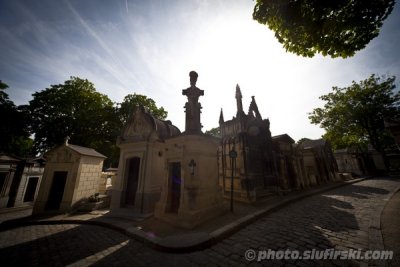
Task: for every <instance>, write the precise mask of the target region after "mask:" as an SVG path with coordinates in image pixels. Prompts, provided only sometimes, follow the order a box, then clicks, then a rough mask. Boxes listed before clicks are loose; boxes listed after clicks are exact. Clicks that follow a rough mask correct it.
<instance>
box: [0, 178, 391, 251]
mask: <svg viewBox="0 0 400 267" xmlns="http://www.w3.org/2000/svg"><path fill="white" fill-rule="evenodd" d="M368 178H369V177H366V178H357V179H353V180H350V181H342V182H340V183H338V184H334V185H332V186H330V187H326V188H321V189H315V190H311V191H310V192H304V193H302V194H300V195H297V196H292V197H289V198H287V199H284V200H281V201H279V202H277V203H273V204H271V205H269V206H267V207H265V208H263V209H261V210H259V211H256V212H254V213H251V214H248V215H246V216H244V217H242V218H240V219H238V220H236V221H234V222H232V223H230V224H227V225H225V226H223V227H220V228H219V229H217V230H215V231H213V232H211V233H204V232H202V233H194V234H186V235H178V236H172V237H167V238H159V237H152V236H149V235H148V234H146V233H145V232H143V231H141V230H140V229H138V228H136V227H129V228H125V227H123V225H118V223H116V222H115V221H114V222H106V221H105V220H104V219H97V218H95V219H93V220H73V219H71V220H68V219H61V220H26V219H25V220H24V219H17V220H11V221H5V222H3V223H2V224H0V231H5V230H9V229H12V228H16V227H22V226H29V225H55V224H83V225H97V226H102V227H106V228H110V229H113V230H115V231H117V232H120V233H122V234H124V235H127V236H129V237H131V238H133V239H135V240H137V241H139V242H142V243H144V244H146V245H147V246H149V247H151V248H153V249H156V250H159V251H163V252H173V253H188V252H193V251H197V250H203V249H206V248H208V247H210V246H211V245H214V244H216V243H218V242H220V241H222V240H223V239H225V238H227V237H229V236H230V235H232V234H234V233H235V232H237V231H239V230H240V229H242V228H244V227H245V226H247V225H248V224H250V223H252V222H254V221H256V220H258V219H260V218H261V217H264V216H265V215H267V214H268V213H271V212H274V211H276V210H279V209H280V208H283V207H284V206H286V205H288V204H290V203H293V202H295V201H299V200H302V199H304V198H306V197H309V196H313V195H316V194H320V193H324V192H327V191H330V190H333V189H336V188H339V187H342V186H346V185H350V184H354V183H358V182H361V181H364V180H366V179H368ZM382 210H383V209H382ZM379 227H380V226H379Z"/></svg>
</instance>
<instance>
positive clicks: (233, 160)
mask: <svg viewBox="0 0 400 267" xmlns="http://www.w3.org/2000/svg"><path fill="white" fill-rule="evenodd" d="M229 157H230V158H231V167H232V176H231V212H233V173H234V171H235V165H236V164H235V163H236V158H237V152H236V150H235V143H233V146H232V149H231V151H229Z"/></svg>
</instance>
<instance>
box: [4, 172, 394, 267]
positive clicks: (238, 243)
mask: <svg viewBox="0 0 400 267" xmlns="http://www.w3.org/2000/svg"><path fill="white" fill-rule="evenodd" d="M399 184H400V180H399V179H397V180H396V179H389V178H382V179H371V180H365V181H362V182H360V183H357V184H352V185H347V186H344V187H340V188H337V189H334V190H332V191H328V192H325V193H323V194H319V195H315V196H311V197H308V198H305V199H303V200H301V201H298V202H296V203H293V204H291V205H288V206H286V207H285V208H282V209H280V210H278V211H276V212H274V213H270V214H269V215H267V216H265V217H263V218H262V219H260V220H258V221H256V222H254V223H252V224H250V225H248V226H247V227H245V228H244V229H242V230H240V231H239V232H237V233H235V234H233V235H232V236H230V237H229V238H226V239H225V240H223V241H221V242H220V243H217V244H216V245H214V246H212V247H210V248H208V249H205V250H203V251H197V252H193V253H187V254H171V253H164V252H159V251H155V250H153V249H151V248H148V247H146V246H145V245H143V244H141V243H139V242H137V241H135V240H132V239H129V238H128V237H127V236H125V235H123V234H121V233H119V232H116V231H114V230H111V229H108V228H103V227H100V226H90V225H72V224H69V225H36V226H27V227H21V228H16V229H12V230H7V231H3V232H0V262H1V265H2V266H24V265H25V266H27V265H29V266H49V265H52V266H65V265H71V266H89V265H94V266H191V265H195V266H196V265H197V266H200V265H207V266H220V265H222V266H238V265H239V266H240V265H242V266H244V265H251V266H253V265H254V266H257V265H277V266H279V265H283V264H286V265H289V266H314V265H324V266H336V265H339V266H343V265H345V266H357V265H360V264H361V265H366V264H368V263H371V262H367V261H354V260H352V261H345V260H336V261H334V260H319V261H318V260H288V261H285V262H283V261H277V260H261V261H259V262H257V257H258V256H264V254H258V251H259V250H261V251H263V250H268V249H271V250H287V249H291V250H298V251H300V253H302V252H303V251H305V250H313V249H315V250H325V249H331V248H334V249H336V250H346V251H347V250H349V249H356V250H358V249H362V250H368V248H369V246H370V244H369V236H368V232H369V225H370V221H371V220H372V219H373V218H374V217H376V216H377V214H376V211H377V210H379V207H382V205H384V203H385V202H386V201H387V197H388V195H389V194H390V193H391V192H392V191H393V190H394V189H395V188H396V187H397V186H398V185H399ZM249 249H253V250H254V251H256V255H255V256H256V259H255V260H253V261H248V260H247V259H246V258H245V252H246V251H247V250H249ZM247 256H252V255H251V253H250V254H247ZM389 264H390V262H389Z"/></svg>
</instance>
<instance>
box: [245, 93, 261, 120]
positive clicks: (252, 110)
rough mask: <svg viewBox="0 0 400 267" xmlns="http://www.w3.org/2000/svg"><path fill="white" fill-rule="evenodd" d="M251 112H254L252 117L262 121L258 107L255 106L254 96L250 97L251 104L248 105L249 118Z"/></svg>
mask: <svg viewBox="0 0 400 267" xmlns="http://www.w3.org/2000/svg"><path fill="white" fill-rule="evenodd" d="M253 112H254V115H255V116H256V118H258V119H260V120H262V118H261V114H260V112H259V111H258V106H257V104H256V99H255V97H254V96H252V97H251V103H250V107H249V113H248V114H249V116H253Z"/></svg>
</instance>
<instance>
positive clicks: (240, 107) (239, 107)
mask: <svg viewBox="0 0 400 267" xmlns="http://www.w3.org/2000/svg"><path fill="white" fill-rule="evenodd" d="M235 97H236V105H237V113H236V116H237V117H238V116H239V114H240V115H241V114H243V104H242V92H241V91H240V87H239V84H236V96H235Z"/></svg>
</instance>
